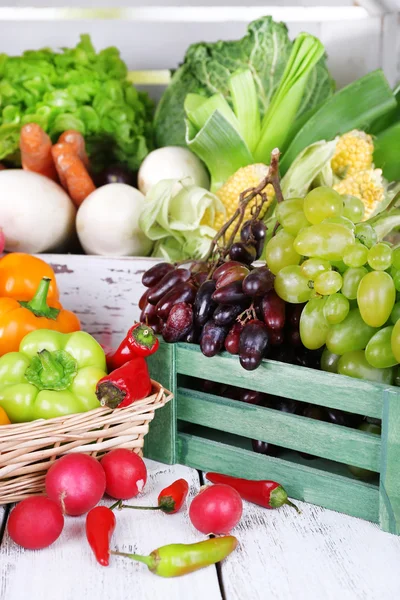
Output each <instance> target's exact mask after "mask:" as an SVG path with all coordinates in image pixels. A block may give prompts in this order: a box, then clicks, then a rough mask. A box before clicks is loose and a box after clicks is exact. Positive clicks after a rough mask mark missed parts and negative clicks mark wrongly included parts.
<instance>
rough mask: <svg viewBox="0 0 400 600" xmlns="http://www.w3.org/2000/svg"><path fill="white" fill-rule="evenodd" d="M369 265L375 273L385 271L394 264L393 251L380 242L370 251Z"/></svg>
mask: <svg viewBox="0 0 400 600" xmlns="http://www.w3.org/2000/svg"><path fill="white" fill-rule="evenodd" d="M368 264H369V266H370V267H371V268H372V269H374V270H375V271H385V270H386V269H388V268H389V267H390V265H391V264H392V249H391V248H390V247H389V246H388V245H387V244H383V243H382V242H380V243H379V244H375V246H372V248H370V249H369V251H368Z"/></svg>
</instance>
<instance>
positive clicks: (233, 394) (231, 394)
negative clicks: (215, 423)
mask: <svg viewBox="0 0 400 600" xmlns="http://www.w3.org/2000/svg"><path fill="white" fill-rule="evenodd" d="M239 394H240V388H238V387H235V386H233V385H228V386H226V390H225V391H224V393H223V394H222V395H223V397H224V398H230V400H239Z"/></svg>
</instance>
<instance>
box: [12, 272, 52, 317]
mask: <svg viewBox="0 0 400 600" xmlns="http://www.w3.org/2000/svg"><path fill="white" fill-rule="evenodd" d="M50 282H51V279H50V278H49V277H43V279H42V281H41V282H40V283H39V285H38V288H37V290H36V292H35V295H34V296H33V298H32V300H29V302H20V305H21V306H22V307H23V308H27V309H28V310H30V311H31V312H32V313H33V314H34V315H35V317H46V318H47V319H52V320H53V321H55V320H56V319H57V317H58V314H59V312H60V309H59V308H51V307H50V306H49V305H48V304H47V294H48V293H49V287H50Z"/></svg>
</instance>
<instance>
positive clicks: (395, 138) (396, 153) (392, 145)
mask: <svg viewBox="0 0 400 600" xmlns="http://www.w3.org/2000/svg"><path fill="white" fill-rule="evenodd" d="M374 147H375V150H374V163H375V165H376V166H377V167H379V168H380V169H382V172H383V175H384V177H385V178H386V179H387V180H388V181H400V121H398V122H397V123H396V124H395V125H392V127H389V128H388V129H386V130H385V131H383V132H382V133H380V134H379V135H378V136H377V138H376V140H375V142H374Z"/></svg>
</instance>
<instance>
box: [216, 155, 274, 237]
mask: <svg viewBox="0 0 400 600" xmlns="http://www.w3.org/2000/svg"><path fill="white" fill-rule="evenodd" d="M267 173H268V167H267V166H266V165H264V164H261V163H258V164H254V165H248V166H247V167H242V168H241V169H239V170H238V171H236V173H234V174H233V175H232V176H231V177H230V178H229V179H228V180H227V181H226V182H225V183H224V185H223V186H222V187H221V188H220V189H219V190H218V191H217V193H216V195H217V196H218V198H219V199H220V200H221V202H222V204H223V205H224V206H225V209H226V214H225V215H224V214H223V213H218V214H217V215H216V218H215V221H214V229H216V230H217V231H218V230H219V229H220V228H221V227H222V225H223V224H224V223H225V222H226V221H228V220H229V219H230V218H231V217H232V215H233V213H234V212H235V210H236V209H237V208H238V206H239V196H240V194H241V193H242V192H243V191H244V190H247V189H248V188H252V187H255V186H256V185H258V184H259V183H260V181H261V180H262V179H263V178H264V177H265V176H266V175H267ZM265 192H266V194H267V198H268V202H266V203H265V204H264V206H263V210H262V212H261V213H260V217H261V218H262V217H263V216H264V214H265V213H266V211H267V208H268V206H269V205H270V204H271V202H272V200H273V198H274V188H273V187H272V185H268V186H267V188H266V189H265ZM257 200H258V201H259V198H258V199H257V198H255V199H254V201H253V202H250V203H249V205H248V206H247V208H246V212H245V217H244V220H245V221H246V220H247V219H250V218H251V209H252V207H253V206H254V205H255V204H256V203H257ZM233 227H234V225H232V226H231V227H230V228H229V229H228V231H227V235H228V236H229V235H230V233H231V232H232V229H233Z"/></svg>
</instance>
